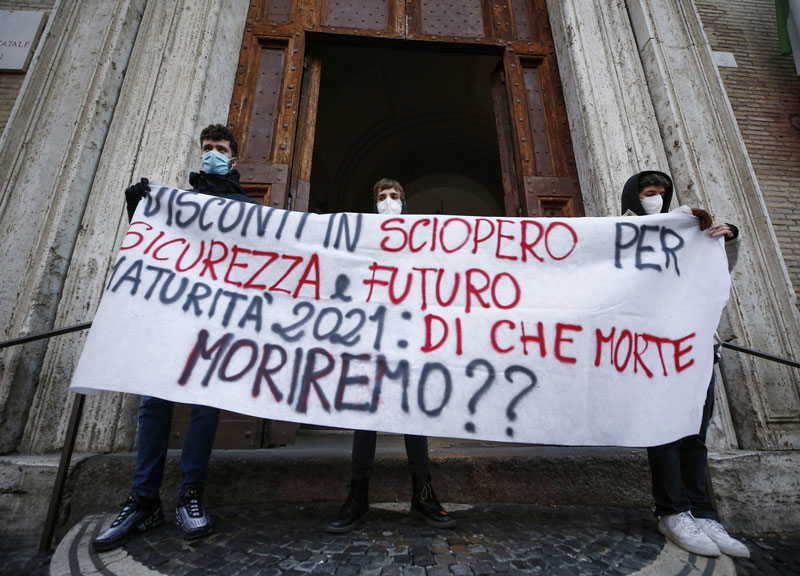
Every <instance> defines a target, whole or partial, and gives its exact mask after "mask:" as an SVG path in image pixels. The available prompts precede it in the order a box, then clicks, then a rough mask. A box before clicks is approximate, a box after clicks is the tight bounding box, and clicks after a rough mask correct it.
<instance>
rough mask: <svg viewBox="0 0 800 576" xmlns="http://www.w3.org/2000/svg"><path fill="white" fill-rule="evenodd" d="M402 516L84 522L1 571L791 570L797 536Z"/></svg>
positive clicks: (797, 554)
mask: <svg viewBox="0 0 800 576" xmlns="http://www.w3.org/2000/svg"><path fill="white" fill-rule="evenodd" d="M406 508H407V505H396V504H387V505H380V504H377V505H375V504H373V508H372V510H371V511H370V515H369V517H368V519H367V520H366V522H364V523H363V524H361V525H360V526H359V527H358V528H357V529H356V530H354V531H353V532H351V533H349V534H344V535H334V534H328V533H326V532H325V531H324V530H323V527H324V525H325V523H326V522H327V520H329V519H330V518H331V517H332V515H333V514H335V512H336V510H337V509H338V504H332V503H327V504H308V505H297V504H292V505H280V504H276V505H259V506H257V507H246V506H235V507H226V508H218V509H215V510H212V517H213V519H214V522H215V530H214V533H212V534H211V535H210V536H209V537H207V538H205V539H202V540H199V541H194V542H191V543H190V542H186V541H184V540H183V539H182V533H181V532H180V529H179V528H177V527H175V526H174V525H165V526H161V527H159V528H157V529H155V530H153V531H151V532H148V533H146V534H144V535H143V536H141V537H139V538H137V539H135V540H133V541H131V542H129V543H128V544H127V545H126V546H125V547H124V548H122V549H118V550H115V551H111V552H106V553H103V554H99V555H98V554H95V553H93V552H90V549H89V546H88V543H89V541H90V540H91V539H92V538H93V537H94V536H95V535H96V534H98V533H99V532H100V531H101V529H102V528H104V527H105V526H106V525H108V523H110V521H111V520H112V516H111V515H108V516H89V517H87V518H85V519H84V520H83V521H82V522H80V523H79V524H78V525H76V526H75V527H74V528H73V529H72V530H71V531H70V533H69V534H67V536H65V537H64V539H63V540H62V541H61V543H60V545H59V547H58V549H57V550H56V552H55V554H54V555H53V556H52V558H48V557H46V556H45V557H36V556H35V555H34V552H35V549H34V548H33V547H30V548H23V549H20V548H16V549H15V550H12V549H10V547H9V542H6V543H4V544H2V545H0V548H2V549H0V574H3V575H15V574H20V575H22V574H24V575H26V576H35V575H37V574H47V573H48V568H49V573H50V574H53V575H54V576H56V575H61V574H105V575H112V574H129V575H138V574H172V575H180V576H188V575H192V576H193V575H195V574H224V575H226V576H251V575H253V576H255V575H265V576H266V575H272V574H274V575H305V574H332V575H355V574H365V575H367V574H373V575H381V576H387V575H415V576H417V575H418V576H444V575H453V576H461V575H472V574H475V575H482V574H487V575H488V574H536V573H539V574H553V575H576V574H607V575H623V574H625V575H627V574H640V575H644V574H659V575H660V574H675V575H677V574H682V575H690V574H708V575H710V574H743V575H747V574H752V575H755V574H780V575H787V574H800V540H791V539H787V540H776V539H771V540H759V539H757V538H744V540H745V542H746V543H747V544H748V546H749V547H750V550H751V552H752V559H751V560H736V561H732V560H731V559H730V558H727V557H725V556H723V557H721V558H719V559H706V558H703V557H700V556H696V555H694V554H689V553H686V552H683V551H682V550H680V549H678V548H676V547H675V546H672V545H671V544H666V543H665V541H664V539H663V538H662V537H661V535H660V534H659V533H658V532H657V530H656V523H655V520H654V519H653V518H652V516H651V515H650V513H649V511H647V510H639V509H621V508H594V507H591V508H590V507H579V506H559V507H547V506H533V505H513V504H492V505H488V504H482V505H476V506H474V507H467V506H462V507H461V508H462V509H458V507H457V506H450V508H451V509H452V510H454V512H453V516H454V517H455V518H456V519H457V520H458V526H457V527H456V528H454V529H452V530H438V529H434V528H429V527H427V526H425V525H424V524H422V523H421V522H419V521H418V520H415V519H413V518H411V517H410V516H409V515H408V514H406V513H405V509H406ZM12 545H13V544H12ZM48 560H50V562H48ZM48 564H49V567H48Z"/></svg>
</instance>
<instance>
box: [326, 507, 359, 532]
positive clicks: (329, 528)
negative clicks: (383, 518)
mask: <svg viewBox="0 0 800 576" xmlns="http://www.w3.org/2000/svg"><path fill="white" fill-rule="evenodd" d="M366 519H367V512H364V514H362V515H361V516H359V517H358V518H356V519H355V520H354V521H353V522H352V523H351V524H348V525H346V526H331V525H330V524H328V525H327V526H325V532H328V533H329V534H344V533H346V532H352V531H353V530H354V529H355V527H356V526H358V525H359V524H361V523H362V522H364V521H365V520H366Z"/></svg>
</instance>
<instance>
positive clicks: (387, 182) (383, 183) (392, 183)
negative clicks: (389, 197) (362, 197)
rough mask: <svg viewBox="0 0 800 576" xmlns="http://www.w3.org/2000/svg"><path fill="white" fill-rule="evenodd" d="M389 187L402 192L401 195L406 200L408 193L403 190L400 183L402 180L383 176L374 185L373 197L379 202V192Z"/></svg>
mask: <svg viewBox="0 0 800 576" xmlns="http://www.w3.org/2000/svg"><path fill="white" fill-rule="evenodd" d="M389 188H394V189H395V190H397V191H398V192H400V196H401V197H402V198H403V199H404V200H405V197H406V193H405V191H404V190H403V187H402V186H401V185H400V182H398V181H397V180H392V179H391V178H381V179H380V180H378V181H377V182H375V186H373V187H372V199H373V200H375V201H376V202H377V200H378V193H380V192H382V191H383V190H388V189H389Z"/></svg>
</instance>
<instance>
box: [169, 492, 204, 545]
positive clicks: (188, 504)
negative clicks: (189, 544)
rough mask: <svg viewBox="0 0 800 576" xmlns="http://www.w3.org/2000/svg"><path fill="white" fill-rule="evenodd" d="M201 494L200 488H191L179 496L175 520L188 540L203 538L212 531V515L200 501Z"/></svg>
mask: <svg viewBox="0 0 800 576" xmlns="http://www.w3.org/2000/svg"><path fill="white" fill-rule="evenodd" d="M201 496H202V494H201V493H200V491H199V490H198V489H196V488H190V489H189V490H187V491H186V492H184V493H183V494H182V495H181V497H180V498H178V506H177V507H176V508H175V522H176V524H177V525H178V526H180V527H181V529H182V530H183V535H184V538H186V540H194V539H195V538H201V537H203V536H205V535H206V534H208V533H209V532H211V517H210V516H209V515H208V514H206V511H205V510H204V509H203V505H202V504H201V503H200V498H201Z"/></svg>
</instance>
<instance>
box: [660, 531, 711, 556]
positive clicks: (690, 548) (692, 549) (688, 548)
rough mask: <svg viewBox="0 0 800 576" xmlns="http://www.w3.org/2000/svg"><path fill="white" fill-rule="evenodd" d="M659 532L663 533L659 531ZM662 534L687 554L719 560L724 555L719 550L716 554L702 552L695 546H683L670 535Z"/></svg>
mask: <svg viewBox="0 0 800 576" xmlns="http://www.w3.org/2000/svg"><path fill="white" fill-rule="evenodd" d="M659 532H661V531H660V530H659ZM661 534H662V535H663V536H664V538H666V539H667V540H669V541H670V542H672V543H673V544H675V546H677V547H678V548H680V549H681V550H685V551H686V552H691V553H692V554H697V555H699V556H705V557H707V558H719V557H720V556H721V555H722V552H721V551H720V550H719V549H717V552H716V553H714V552H713V551H711V552H703V551H702V550H700V549H699V548H695V547H694V546H685V545H684V544H681V543H680V542H678V541H677V540H676V539H675V538H672V537H670V536H669V535H668V534H664V533H663V532H661Z"/></svg>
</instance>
